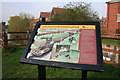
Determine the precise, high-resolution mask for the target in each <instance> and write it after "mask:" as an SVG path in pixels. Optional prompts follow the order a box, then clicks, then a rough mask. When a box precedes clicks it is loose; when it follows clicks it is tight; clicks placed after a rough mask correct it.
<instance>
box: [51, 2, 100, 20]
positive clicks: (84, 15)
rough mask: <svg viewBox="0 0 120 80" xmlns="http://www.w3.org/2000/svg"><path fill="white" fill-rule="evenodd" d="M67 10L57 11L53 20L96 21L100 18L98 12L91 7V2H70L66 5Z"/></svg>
mask: <svg viewBox="0 0 120 80" xmlns="http://www.w3.org/2000/svg"><path fill="white" fill-rule="evenodd" d="M64 8H65V10H64V11H63V12H61V13H56V14H55V15H54V17H53V18H52V19H51V20H52V21H94V20H98V19H99V18H98V14H97V12H96V11H94V10H93V9H92V8H91V4H87V3H85V2H70V3H68V4H66V5H65V6H64Z"/></svg>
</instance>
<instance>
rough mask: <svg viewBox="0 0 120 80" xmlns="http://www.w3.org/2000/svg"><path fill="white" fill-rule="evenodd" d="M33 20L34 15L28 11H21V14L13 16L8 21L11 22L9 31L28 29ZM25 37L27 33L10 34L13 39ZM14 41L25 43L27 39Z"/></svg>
mask: <svg viewBox="0 0 120 80" xmlns="http://www.w3.org/2000/svg"><path fill="white" fill-rule="evenodd" d="M31 20H33V16H31V15H30V14H26V13H20V14H19V16H12V17H10V20H9V21H8V23H9V27H8V31H27V30H29V27H30V21H31ZM25 37H26V35H25V34H11V35H10V38H12V39H16V38H18V39H20V38H25ZM13 43H16V44H18V43H20V44H25V41H14V42H13Z"/></svg>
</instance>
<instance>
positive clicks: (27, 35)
mask: <svg viewBox="0 0 120 80" xmlns="http://www.w3.org/2000/svg"><path fill="white" fill-rule="evenodd" d="M26 38H27V41H26V43H28V40H29V31H27V34H26ZM26 45H27V44H26Z"/></svg>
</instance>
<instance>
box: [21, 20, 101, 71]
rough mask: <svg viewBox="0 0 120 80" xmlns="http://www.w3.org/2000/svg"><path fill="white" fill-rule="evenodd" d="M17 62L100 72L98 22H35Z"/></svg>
mask: <svg viewBox="0 0 120 80" xmlns="http://www.w3.org/2000/svg"><path fill="white" fill-rule="evenodd" d="M20 62H25V63H30V64H38V65H45V66H54V67H63V68H73V69H85V70H96V71H103V59H102V48H101V36H100V26H99V22H38V23H37V24H36V26H35V29H34V31H33V33H32V35H31V38H30V39H29V42H28V44H27V46H26V49H25V51H24V53H23V56H22V58H21V61H20Z"/></svg>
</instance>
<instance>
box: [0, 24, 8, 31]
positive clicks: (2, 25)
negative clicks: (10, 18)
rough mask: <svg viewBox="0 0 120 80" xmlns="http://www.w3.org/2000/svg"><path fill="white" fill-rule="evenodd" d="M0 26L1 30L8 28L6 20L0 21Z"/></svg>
mask: <svg viewBox="0 0 120 80" xmlns="http://www.w3.org/2000/svg"><path fill="white" fill-rule="evenodd" d="M0 26H1V28H2V29H1V30H2V31H6V30H7V29H8V25H6V22H1V23H0Z"/></svg>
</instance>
